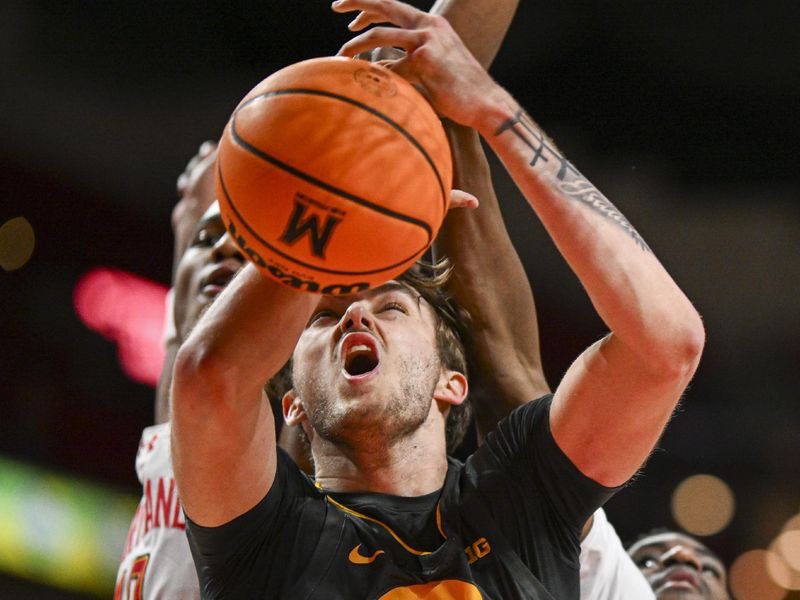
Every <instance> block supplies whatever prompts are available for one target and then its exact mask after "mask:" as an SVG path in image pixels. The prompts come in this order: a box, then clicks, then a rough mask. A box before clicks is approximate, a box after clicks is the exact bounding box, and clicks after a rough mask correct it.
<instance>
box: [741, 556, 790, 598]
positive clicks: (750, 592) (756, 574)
mask: <svg viewBox="0 0 800 600" xmlns="http://www.w3.org/2000/svg"><path fill="white" fill-rule="evenodd" d="M772 554H773V553H772V552H769V551H767V550H750V551H749V552H745V553H744V554H742V555H741V556H739V558H737V559H736V560H735V561H734V562H733V564H732V565H731V568H730V570H729V571H728V582H729V585H730V588H731V592H733V596H734V598H736V600H781V599H782V598H783V597H784V596H785V595H786V590H785V589H784V588H783V587H781V586H780V585H778V584H776V583H775V582H774V581H773V579H772V577H771V576H770V573H769V570H768V566H767V563H768V561H770V560H774V558H772V556H771V555H772Z"/></svg>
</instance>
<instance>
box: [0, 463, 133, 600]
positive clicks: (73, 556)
mask: <svg viewBox="0 0 800 600" xmlns="http://www.w3.org/2000/svg"><path fill="white" fill-rule="evenodd" d="M135 508H136V498H134V497H132V496H130V495H127V494H122V493H119V492H116V491H113V490H110V489H108V488H105V487H102V486H99V485H96V484H92V483H88V482H85V481H82V480H80V479H77V478H74V477H66V476H62V475H58V474H55V473H52V472H48V471H45V470H43V469H40V468H37V467H33V466H31V465H27V464H24V463H19V462H16V461H12V460H9V459H6V458H3V457H0V570H2V571H5V572H7V573H10V574H12V575H15V576H17V577H22V578H25V579H30V580H32V581H37V582H39V583H43V584H47V585H51V586H56V587H60V588H64V589H69V590H73V591H78V592H84V593H90V594H94V595H97V596H100V597H110V596H111V593H112V592H113V589H114V579H115V576H116V570H117V565H118V561H119V556H120V553H121V552H122V548H123V544H124V542H125V536H126V534H127V531H128V525H129V523H130V519H131V515H132V514H133V512H134V510H135Z"/></svg>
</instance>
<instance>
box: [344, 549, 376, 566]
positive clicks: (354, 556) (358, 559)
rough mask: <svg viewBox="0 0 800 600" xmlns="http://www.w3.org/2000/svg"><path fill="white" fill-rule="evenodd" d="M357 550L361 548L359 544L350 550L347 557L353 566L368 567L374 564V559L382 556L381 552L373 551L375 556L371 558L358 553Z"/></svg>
mask: <svg viewBox="0 0 800 600" xmlns="http://www.w3.org/2000/svg"><path fill="white" fill-rule="evenodd" d="M359 548H361V544H359V545H358V546H356V547H355V548H353V549H352V550H350V555H349V556H348V557H347V558H349V559H350V562H351V563H353V564H354V565H368V564H370V563H372V562H375V559H376V558H378V557H379V556H380V555H381V554H383V550H375V554H373V555H372V556H364V555H363V554H361V553H360V552H359V551H358V549H359Z"/></svg>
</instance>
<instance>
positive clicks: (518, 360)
mask: <svg viewBox="0 0 800 600" xmlns="http://www.w3.org/2000/svg"><path fill="white" fill-rule="evenodd" d="M446 129H447V132H448V135H449V138H450V144H451V147H452V149H453V159H454V173H455V180H454V186H455V187H457V188H459V189H462V190H464V191H467V192H470V193H471V194H473V195H475V196H476V197H478V198H479V199H480V206H479V207H478V208H476V209H475V210H471V211H453V212H451V213H450V214H449V215H448V216H447V219H446V220H445V222H444V225H443V226H442V229H441V231H440V233H439V236H438V238H437V242H436V249H437V251H440V252H441V253H442V254H444V255H445V256H447V257H449V258H450V260H451V261H452V264H453V275H452V277H451V278H450V281H449V282H448V290H449V292H450V293H451V294H452V295H453V297H454V298H455V299H456V301H457V302H458V303H459V304H460V305H461V306H463V307H464V308H466V309H467V310H468V311H469V313H470V315H471V316H472V323H471V328H470V331H471V340H470V348H469V352H470V356H471V359H472V362H471V371H470V387H471V389H473V390H476V392H477V393H476V394H474V395H473V409H474V411H475V422H476V426H477V431H478V436H479V439H481V440H482V439H483V438H484V437H485V436H486V435H487V434H488V433H489V432H490V431H492V430H493V429H494V428H495V426H496V425H497V421H498V420H499V419H501V418H502V417H504V416H505V415H506V414H508V413H509V412H510V411H511V410H512V409H513V408H515V407H516V406H519V405H521V404H524V403H525V402H529V401H531V400H534V399H536V398H539V397H540V396H542V395H543V394H546V393H548V392H549V391H550V389H549V387H548V385H547V381H546V380H545V377H544V372H543V370H542V363H541V357H540V353H539V329H538V322H537V320H536V307H535V305H534V301H533V292H532V290H531V286H530V283H529V282H528V278H527V274H526V273H525V269H524V268H523V266H522V263H521V262H520V259H519V256H518V255H517V252H516V250H515V249H514V246H513V244H512V243H511V239H510V238H509V235H508V231H507V230H506V227H505V223H504V222H503V216H502V214H501V213H500V206H499V203H498V201H497V197H496V196H495V192H494V188H493V186H492V180H491V173H490V171H489V163H488V161H487V160H486V155H485V154H484V152H483V148H482V147H481V143H480V139H479V137H478V134H477V133H476V132H475V131H474V130H472V129H469V128H467V127H464V126H462V125H457V124H455V123H450V124H448V125H447V127H446ZM484 391H485V392H489V391H491V393H483V392H484Z"/></svg>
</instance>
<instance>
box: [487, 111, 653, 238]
mask: <svg viewBox="0 0 800 600" xmlns="http://www.w3.org/2000/svg"><path fill="white" fill-rule="evenodd" d="M506 131H510V132H511V133H512V134H513V135H514V136H516V137H517V138H518V139H519V140H520V141H521V142H522V143H524V144H525V145H526V146H528V148H530V149H531V151H532V152H533V157H532V158H531V160H530V162H529V163H528V164H529V165H530V166H531V167H535V166H536V165H537V164H539V162H540V161H541V162H543V163H546V162H550V161H551V160H552V161H555V162H556V163H557V164H558V171H556V179H557V180H558V184H557V187H558V189H559V190H560V191H561V192H562V193H563V194H564V195H566V196H567V197H568V198H571V199H573V200H578V201H579V202H581V203H583V204H585V205H586V206H588V207H589V208H590V209H592V210H593V211H595V212H596V213H598V214H600V215H601V216H602V217H603V218H605V219H607V220H609V221H611V222H612V223H614V224H615V225H617V226H618V227H620V228H621V229H622V230H623V231H625V233H627V234H628V235H629V236H630V237H631V239H633V241H634V242H636V245H637V246H639V247H640V248H641V249H642V250H645V251H646V252H650V247H649V246H648V245H647V243H646V242H645V241H644V239H642V236H640V235H639V232H638V231H636V230H635V229H634V228H633V225H631V223H630V221H628V219H626V218H625V215H623V214H622V213H621V212H620V211H619V210H617V207H616V206H614V205H613V204H612V203H611V201H610V200H609V199H608V198H606V197H605V196H604V195H603V194H602V193H600V191H599V190H598V189H597V188H596V187H594V185H592V183H591V182H590V181H588V180H587V179H586V178H585V177H583V175H581V173H580V171H578V170H577V169H576V168H575V167H574V166H573V165H572V163H571V162H569V161H568V160H567V159H566V158H565V157H564V155H563V154H561V151H559V149H558V148H557V147H556V145H555V144H554V143H553V142H552V141H550V140H549V139H547V137H546V136H545V135H544V134H543V133H542V130H541V129H539V127H538V126H537V125H536V123H534V121H533V119H531V118H530V117H529V116H528V115H527V114H525V112H524V111H523V110H522V109H520V110H518V111H517V113H516V114H515V115H514V116H513V117H511V118H510V119H508V120H507V121H506V122H504V123H503V124H502V125H500V127H498V128H497V131H495V135H496V136H499V135H501V134H503V133H505V132H506Z"/></svg>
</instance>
